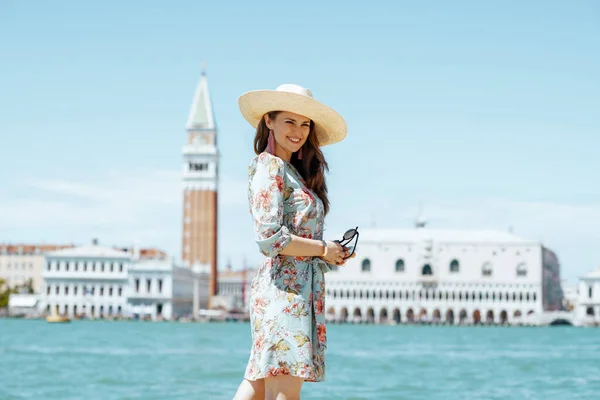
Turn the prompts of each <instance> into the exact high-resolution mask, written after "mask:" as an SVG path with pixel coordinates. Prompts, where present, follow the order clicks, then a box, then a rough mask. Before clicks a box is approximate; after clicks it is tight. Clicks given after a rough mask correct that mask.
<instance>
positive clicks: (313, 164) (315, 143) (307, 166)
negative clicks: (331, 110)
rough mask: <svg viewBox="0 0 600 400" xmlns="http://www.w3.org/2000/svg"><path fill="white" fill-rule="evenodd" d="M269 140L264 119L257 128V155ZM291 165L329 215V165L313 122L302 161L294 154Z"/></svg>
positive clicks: (304, 147)
mask: <svg viewBox="0 0 600 400" xmlns="http://www.w3.org/2000/svg"><path fill="white" fill-rule="evenodd" d="M280 112H281V111H272V112H270V113H268V114H267V115H268V116H269V118H270V119H275V118H276V117H277V114H279V113H280ZM268 140H269V128H268V127H267V123H266V122H265V119H264V117H263V118H261V120H260V122H259V124H258V126H257V127H256V136H255V137H254V152H255V153H256V154H257V155H258V154H260V153H262V152H263V151H265V149H266V148H267V141H268ZM290 163H291V164H292V165H293V166H294V167H296V169H297V170H298V172H300V174H301V175H302V178H304V181H305V182H306V186H307V187H308V188H309V189H310V190H312V191H313V192H314V193H315V194H316V195H317V196H318V197H319V198H320V199H321V201H322V202H323V207H324V208H325V215H327V213H328V212H329V198H328V197H327V183H326V182H325V172H329V165H328V164H327V161H325V156H324V155H323V152H322V151H321V149H320V148H319V139H318V138H317V135H315V124H314V122H313V121H310V132H309V134H308V140H307V141H306V143H304V146H302V160H298V153H293V154H292V159H291V160H290Z"/></svg>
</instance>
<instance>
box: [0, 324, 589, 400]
mask: <svg viewBox="0 0 600 400" xmlns="http://www.w3.org/2000/svg"><path fill="white" fill-rule="evenodd" d="M328 335H329V347H328V350H327V362H328V364H327V368H328V370H327V381H326V382H323V383H307V384H305V385H304V388H303V389H302V398H303V399H348V400H350V399H354V400H358V399H461V400H464V399H544V400H550V399H560V400H566V399H598V398H600V329H583V328H570V327H551V328H502V327H429V326H375V325H358V326H356V325H329V326H328ZM249 348H250V333H249V325H248V324H241V323H240V324H237V323H223V324H181V323H151V322H107V321H85V322H84V321H82V322H73V323H71V324H48V323H46V322H44V321H26V320H2V319H0V399H2V400H5V399H6V400H9V399H45V400H54V399H86V400H99V399H103V400H112V399H161V400H167V399H207V400H212V399H215V400H220V399H231V398H232V397H233V394H234V393H235V390H236V389H237V385H238V384H239V382H240V380H241V379H242V375H243V372H244V368H245V365H246V361H247V358H248V350H249Z"/></svg>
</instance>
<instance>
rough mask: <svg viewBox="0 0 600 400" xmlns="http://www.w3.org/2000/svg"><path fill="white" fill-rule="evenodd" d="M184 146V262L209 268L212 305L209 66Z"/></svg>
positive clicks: (214, 181) (214, 160) (213, 137)
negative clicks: (205, 265) (207, 76)
mask: <svg viewBox="0 0 600 400" xmlns="http://www.w3.org/2000/svg"><path fill="white" fill-rule="evenodd" d="M186 132H187V144H186V145H185V146H183V150H182V151H183V235H182V240H183V243H182V249H181V251H182V256H181V259H182V260H183V262H184V263H187V264H188V265H189V266H190V267H192V266H194V265H195V264H207V265H208V266H209V267H210V282H209V293H208V294H209V302H210V299H211V298H212V296H215V295H216V294H217V292H218V276H217V193H218V177H219V170H218V155H219V154H218V150H217V127H216V124H215V118H214V114H213V110H212V102H211V98H210V93H209V90H208V82H207V80H206V65H205V64H203V66H202V75H201V77H200V82H199V83H198V87H197V88H196V93H195V95H194V100H193V102H192V107H191V109H190V114H189V117H188V120H187V124H186Z"/></svg>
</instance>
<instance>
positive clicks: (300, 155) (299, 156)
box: [298, 147, 302, 160]
mask: <svg viewBox="0 0 600 400" xmlns="http://www.w3.org/2000/svg"><path fill="white" fill-rule="evenodd" d="M298 160H302V147H300V150H298Z"/></svg>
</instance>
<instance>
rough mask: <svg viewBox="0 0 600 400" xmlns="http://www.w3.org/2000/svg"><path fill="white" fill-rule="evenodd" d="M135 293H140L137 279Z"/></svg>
mask: <svg viewBox="0 0 600 400" xmlns="http://www.w3.org/2000/svg"><path fill="white" fill-rule="evenodd" d="M135 292H136V293H139V292H140V280H139V279H136V280H135Z"/></svg>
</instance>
